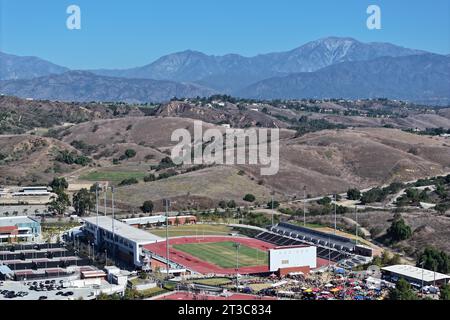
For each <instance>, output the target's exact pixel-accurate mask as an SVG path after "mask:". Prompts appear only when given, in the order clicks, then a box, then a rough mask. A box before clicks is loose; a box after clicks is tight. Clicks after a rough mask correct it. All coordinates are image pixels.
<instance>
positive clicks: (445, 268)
mask: <svg viewBox="0 0 450 320" xmlns="http://www.w3.org/2000/svg"><path fill="white" fill-rule="evenodd" d="M422 262H423V267H424V268H425V269H428V270H432V271H434V270H436V271H437V272H441V273H449V272H450V257H449V255H448V254H447V253H446V252H444V251H440V250H438V249H436V248H431V247H430V248H426V249H425V250H424V251H423V252H422V253H421V254H420V255H419V256H418V258H417V264H416V265H417V266H420V265H421V264H422Z"/></svg>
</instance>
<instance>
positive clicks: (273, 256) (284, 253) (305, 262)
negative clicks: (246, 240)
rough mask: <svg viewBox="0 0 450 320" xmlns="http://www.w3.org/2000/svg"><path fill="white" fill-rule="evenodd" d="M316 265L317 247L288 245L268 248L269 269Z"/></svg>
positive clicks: (312, 266) (271, 270) (312, 267)
mask: <svg viewBox="0 0 450 320" xmlns="http://www.w3.org/2000/svg"><path fill="white" fill-rule="evenodd" d="M302 267H308V268H310V269H315V268H316V267H317V248H316V247H315V246H288V247H277V248H273V249H270V250H269V270H270V272H276V271H279V270H280V269H291V268H302Z"/></svg>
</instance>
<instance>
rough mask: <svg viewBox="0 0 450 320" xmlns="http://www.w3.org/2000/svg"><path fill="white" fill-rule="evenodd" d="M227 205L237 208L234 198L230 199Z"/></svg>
mask: <svg viewBox="0 0 450 320" xmlns="http://www.w3.org/2000/svg"><path fill="white" fill-rule="evenodd" d="M227 207H228V208H230V209H233V208H236V202H235V201H234V200H230V201H228V202H227Z"/></svg>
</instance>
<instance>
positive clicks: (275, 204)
mask: <svg viewBox="0 0 450 320" xmlns="http://www.w3.org/2000/svg"><path fill="white" fill-rule="evenodd" d="M279 207H280V203H279V202H278V201H276V200H274V201H273V208H274V209H277V208H279ZM267 208H269V209H272V200H270V201H269V202H267Z"/></svg>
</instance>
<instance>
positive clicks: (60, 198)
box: [48, 191, 70, 215]
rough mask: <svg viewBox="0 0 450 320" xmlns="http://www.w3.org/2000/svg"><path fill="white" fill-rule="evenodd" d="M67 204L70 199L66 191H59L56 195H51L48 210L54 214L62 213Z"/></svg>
mask: <svg viewBox="0 0 450 320" xmlns="http://www.w3.org/2000/svg"><path fill="white" fill-rule="evenodd" d="M69 205H70V200H69V196H68V195H67V193H65V192H63V191H59V192H58V194H57V195H56V196H52V198H51V202H50V203H49V205H48V210H49V212H51V213H52V214H54V215H63V214H64V213H65V212H66V209H67V207H68V206H69Z"/></svg>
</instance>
